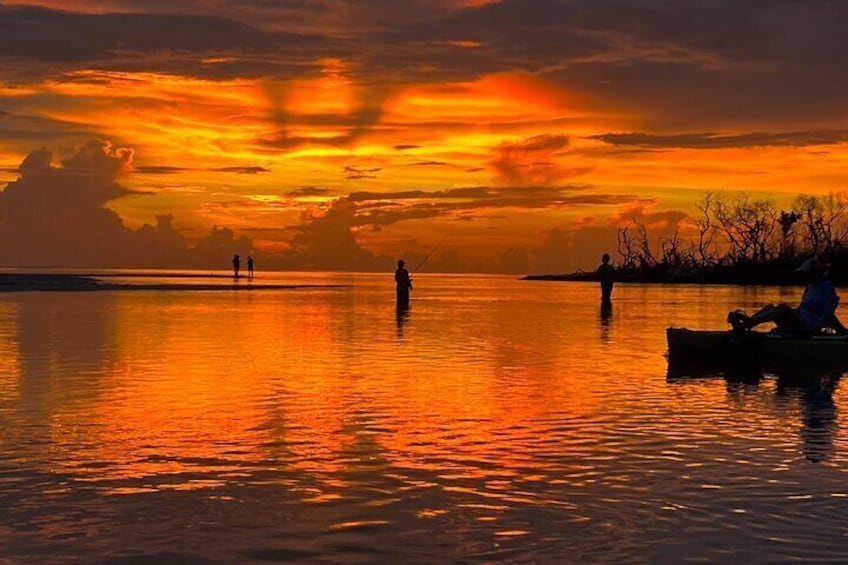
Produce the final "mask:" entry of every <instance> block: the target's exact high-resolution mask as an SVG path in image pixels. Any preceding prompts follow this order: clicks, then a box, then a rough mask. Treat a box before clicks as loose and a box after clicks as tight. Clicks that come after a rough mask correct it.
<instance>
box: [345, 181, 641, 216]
mask: <svg viewBox="0 0 848 565" xmlns="http://www.w3.org/2000/svg"><path fill="white" fill-rule="evenodd" d="M587 189H588V187H586V186H583V185H574V186H568V185H565V186H530V187H524V186H516V187H486V186H476V187H467V188H455V189H447V190H441V191H432V192H427V191H423V190H410V191H400V192H392V193H377V192H353V193H351V194H350V195H348V196H347V197H346V198H345V200H346V202H348V203H351V204H356V208H355V210H356V214H355V218H354V224H355V225H363V226H388V225H391V224H395V223H397V222H401V221H406V220H417V219H424V218H436V217H444V216H457V215H463V214H467V213H475V212H483V211H486V210H492V209H503V208H515V209H522V210H540V209H546V208H561V207H576V206H589V205H598V206H608V205H615V204H623V203H627V202H632V201H633V200H634V199H635V196H633V195H631V194H598V193H591V192H588V190H587Z"/></svg>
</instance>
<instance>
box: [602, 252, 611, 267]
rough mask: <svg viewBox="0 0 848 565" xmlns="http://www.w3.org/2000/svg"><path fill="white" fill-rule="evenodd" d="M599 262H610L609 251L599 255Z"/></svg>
mask: <svg viewBox="0 0 848 565" xmlns="http://www.w3.org/2000/svg"><path fill="white" fill-rule="evenodd" d="M601 262H602V263H603V264H604V265H606V264H607V263H609V262H610V256H609V253H604V254H603V255H602V256H601Z"/></svg>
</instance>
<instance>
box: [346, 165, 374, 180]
mask: <svg viewBox="0 0 848 565" xmlns="http://www.w3.org/2000/svg"><path fill="white" fill-rule="evenodd" d="M382 170H383V169H382V168H380V167H372V168H370V169H365V168H361V167H354V166H351V165H347V166H345V168H344V173H345V178H346V179H375V178H377V173H379V172H380V171H382Z"/></svg>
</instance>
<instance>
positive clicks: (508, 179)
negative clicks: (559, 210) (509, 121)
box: [491, 134, 591, 185]
mask: <svg viewBox="0 0 848 565" xmlns="http://www.w3.org/2000/svg"><path fill="white" fill-rule="evenodd" d="M570 145H571V142H570V140H569V138H568V136H567V135H562V134H543V135H537V136H534V137H531V138H528V139H525V140H523V141H520V142H517V143H502V144H500V145H499V146H497V147H496V148H495V158H494V159H493V160H492V163H491V164H492V168H494V170H495V172H496V174H497V175H498V178H499V179H500V180H501V181H503V182H505V183H508V184H529V185H532V184H553V183H557V182H560V181H562V180H564V179H567V178H570V177H576V176H579V175H583V174H586V173H587V172H589V171H590V170H591V168H589V167H585V166H582V167H569V166H564V165H561V164H559V163H557V162H554V161H553V159H555V158H556V157H557V156H559V155H561V154H562V153H563V152H565V151H567V150H568V148H569V147H570Z"/></svg>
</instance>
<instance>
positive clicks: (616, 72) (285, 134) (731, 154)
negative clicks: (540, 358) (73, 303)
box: [0, 0, 848, 272]
mask: <svg viewBox="0 0 848 565" xmlns="http://www.w3.org/2000/svg"><path fill="white" fill-rule="evenodd" d="M846 28H848V5H844V4H843V3H837V2H829V1H825V0H750V1H746V0H678V1H671V0H500V1H498V0H494V1H491V0H408V1H406V0H280V1H269V0H182V1H180V2H175V1H173V0H68V1H60V0H41V1H32V2H17V3H16V4H15V5H3V6H0V59H2V61H0V62H2V64H0V92H2V100H0V182H2V183H4V185H5V183H10V184H8V185H6V189H5V191H4V192H3V193H2V194H0V264H2V265H6V266H33V265H42V266H46V265H50V266H97V267H109V266H115V267H203V268H207V267H211V266H214V265H217V264H218V263H219V262H220V267H221V268H226V266H227V263H228V259H229V256H230V255H231V254H232V253H233V252H235V251H238V252H240V253H243V254H246V253H254V255H255V256H256V257H257V258H258V266H259V267H260V268H261V267H263V266H265V267H268V268H288V269H344V270H374V269H383V268H387V267H388V268H390V267H391V261H392V260H393V259H396V258H398V257H400V256H407V257H411V258H414V257H416V254H417V256H419V257H420V256H421V255H422V254H424V253H426V252H427V251H428V250H429V249H431V248H432V247H433V246H435V245H436V244H438V243H440V242H442V246H441V247H440V252H439V254H438V257H437V258H436V259H435V261H434V264H433V265H432V268H433V269H435V270H459V271H487V272H523V271H527V270H536V271H563V270H568V269H573V268H577V267H582V268H586V267H591V266H592V265H593V264H594V263H595V262H596V261H597V257H598V255H599V254H600V253H602V252H603V251H605V250H611V251H612V250H614V244H615V228H616V227H617V226H618V225H620V224H621V223H623V222H627V221H629V220H630V219H632V218H636V219H639V220H640V221H643V222H644V223H646V224H648V225H649V226H651V227H653V228H654V229H655V230H657V233H661V232H663V231H667V230H670V229H673V228H674V227H675V226H680V227H682V229H684V230H685V226H686V223H687V215H688V214H692V213H693V211H694V207H693V204H694V203H695V201H696V200H697V199H698V198H700V197H701V196H702V195H703V193H704V192H706V191H738V190H746V191H751V192H754V193H765V194H767V195H769V196H773V197H774V198H775V199H776V200H777V201H778V203H780V204H788V203H790V202H791V199H792V198H793V197H794V196H796V195H797V194H799V193H811V194H826V193H831V192H837V191H842V190H844V189H845V183H844V175H843V171H844V167H845V164H846V161H848V151H846V149H845V142H846V141H848V110H846V108H847V107H848V106H846V102H848V95H846V93H848V90H846V86H848V70H846V67H845V65H844V61H845V60H846V53H845V52H846V50H848V47H846V45H848V44H846V42H845V41H844V30H845V29H846ZM843 81H845V84H843ZM0 186H2V185H0Z"/></svg>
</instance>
